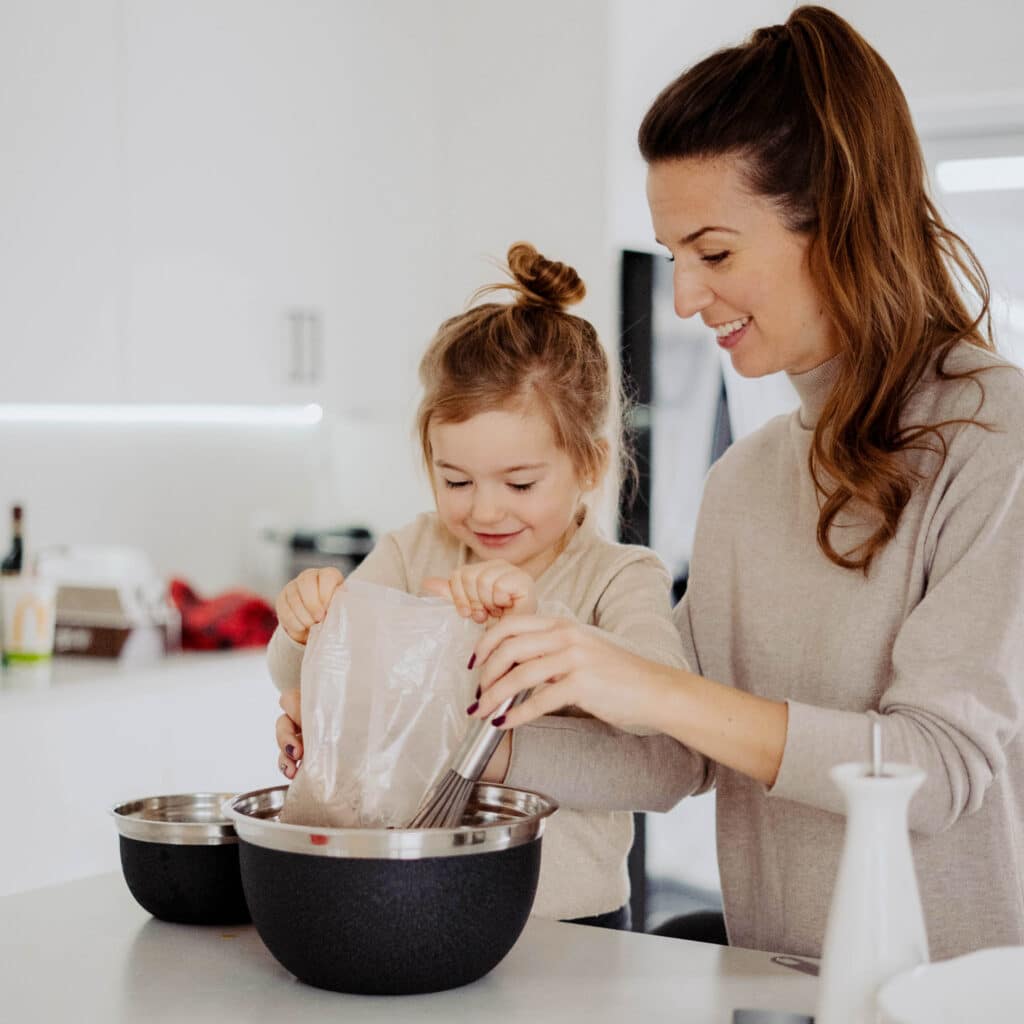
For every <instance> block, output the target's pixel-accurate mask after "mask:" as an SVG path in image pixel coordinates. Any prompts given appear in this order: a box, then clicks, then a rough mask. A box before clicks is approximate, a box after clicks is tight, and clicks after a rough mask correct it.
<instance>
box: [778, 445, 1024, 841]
mask: <svg viewBox="0 0 1024 1024" xmlns="http://www.w3.org/2000/svg"><path fill="white" fill-rule="evenodd" d="M1022 537H1024V465H1022V464H1021V462H1020V460H1019V459H1015V460H1014V461H1013V462H1011V463H1010V464H1008V465H1000V466H999V467H998V468H996V469H992V468H991V465H989V467H988V471H987V472H985V473H979V472H971V471H970V465H969V464H968V466H967V467H965V468H964V470H963V471H961V472H960V473H959V474H958V475H957V476H956V477H955V478H954V479H953V480H952V481H951V482H950V484H949V486H948V487H947V489H946V491H945V493H944V494H943V495H942V498H941V500H940V501H939V503H938V505H937V507H936V512H935V515H934V516H933V517H932V519H931V521H930V523H929V526H928V530H927V535H926V537H925V543H926V545H928V548H927V550H928V551H929V553H930V559H929V575H928V585H927V587H926V590H925V593H924V595H923V597H922V599H921V601H920V602H919V603H918V604H917V606H916V607H915V608H913V610H912V611H911V612H910V614H909V615H908V616H907V618H906V619H905V620H904V622H903V624H902V626H901V628H900V630H899V632H898V634H897V636H896V639H895V643H894V646H893V653H892V674H891V682H890V685H889V686H888V688H887V689H886V690H885V692H884V693H883V694H882V697H881V700H880V702H879V707H878V711H877V712H873V711H870V712H866V713H859V712H854V711H841V710H831V709H826V708H821V707H813V706H810V705H806V704H802V703H799V702H796V701H790V702H789V726H788V731H787V736H786V745H785V748H784V752H783V758H782V764H781V766H780V769H779V774H778V777H777V778H776V781H775V784H774V786H773V787H772V788H771V789H770V790H769V792H770V793H771V794H772V795H777V796H782V797H786V798H787V799H790V800H797V801H800V802H801V803H806V804H810V805H811V806H814V807H819V808H822V809H824V810H829V811H837V812H841V811H842V802H841V799H840V797H839V793H838V791H835V792H833V790H834V787H832V786H831V785H829V784H828V780H827V776H826V774H825V772H826V769H827V768H828V767H829V766H831V765H834V764H838V763H840V762H843V761H863V760H866V759H867V757H868V746H869V735H870V729H869V724H870V720H871V719H873V718H875V717H878V718H879V720H880V722H881V726H882V749H883V752H884V757H885V760H887V761H893V762H900V761H902V762H909V763H911V764H915V765H917V766H918V767H919V768H922V769H923V770H924V771H925V772H926V774H927V778H926V780H925V782H924V785H923V786H922V788H921V789H920V790H919V792H918V794H917V795H916V796H915V798H914V800H913V802H912V803H911V806H910V827H911V828H912V829H914V830H915V831H918V832H923V833H928V834H935V833H938V832H942V831H943V830H944V829H947V828H949V827H950V826H951V825H953V824H954V823H955V822H957V821H958V820H959V819H960V818H961V817H962V816H964V815H967V814H970V813H972V812H973V811H976V810H977V809H978V808H979V807H980V806H981V803H982V800H983V799H984V797H985V792H986V790H987V789H988V787H989V785H991V783H992V781H993V780H994V779H995V778H996V777H997V776H998V775H999V773H1000V772H1002V771H1003V770H1004V768H1005V766H1006V748H1007V746H1008V744H1009V743H1010V741H1011V740H1012V739H1013V737H1014V736H1015V734H1016V733H1017V732H1018V730H1019V729H1020V727H1021V724H1022V722H1024V559H1022V557H1021V548H1020V542H1021V538H1022Z"/></svg>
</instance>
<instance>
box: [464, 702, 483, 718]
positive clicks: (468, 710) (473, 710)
mask: <svg viewBox="0 0 1024 1024" xmlns="http://www.w3.org/2000/svg"><path fill="white" fill-rule="evenodd" d="M478 707H480V701H478V700H475V701H473V703H472V704H470V705H469V707H468V708H466V714H467V715H472V714H475V713H476V709H477V708H478Z"/></svg>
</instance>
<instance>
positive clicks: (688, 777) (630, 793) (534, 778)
mask: <svg viewBox="0 0 1024 1024" xmlns="http://www.w3.org/2000/svg"><path fill="white" fill-rule="evenodd" d="M544 610H545V608H544V605H543V603H542V605H541V611H542V612H543V611H544ZM563 613H564V610H563ZM589 628H592V629H598V630H600V631H601V634H602V636H604V637H606V638H607V639H609V640H611V641H613V642H614V643H617V644H620V645H621V646H622V647H625V648H626V649H627V650H630V651H632V652H633V653H635V654H638V655H640V656H641V657H644V658H649V659H650V660H652V661H657V662H660V663H661V664H665V665H672V666H675V667H678V668H685V667H686V660H685V658H684V656H683V650H682V643H681V640H680V637H679V633H678V632H677V631H676V628H675V626H674V625H673V623H672V615H671V602H670V600H669V580H668V574H667V572H666V571H665V569H664V567H663V566H662V565H661V563H660V562H659V561H658V560H657V559H656V558H655V556H654V555H651V556H649V557H645V558H641V559H635V560H633V561H630V562H629V563H627V564H626V565H624V566H623V567H622V568H621V569H620V570H619V571H618V572H617V573H616V574H615V576H614V578H613V579H612V580H611V582H610V583H609V584H608V586H607V587H606V588H605V590H604V592H603V593H602V595H601V598H600V600H599V601H598V604H597V608H596V611H595V615H594V623H593V624H592V625H591V626H589ZM623 685H629V684H628V681H626V680H624V681H623ZM639 732H640V730H636V731H635V732H634V731H629V732H626V731H622V730H619V729H615V728H613V727H612V726H610V725H607V724H605V723H604V722H599V721H597V720H595V719H591V718H575V717H570V716H565V715H549V716H547V717H545V718H541V719H538V720H537V721H536V722H532V723H530V724H529V725H525V726H520V727H519V728H518V729H516V730H514V734H513V740H512V755H511V759H510V761H509V769H508V772H507V774H506V777H505V781H506V783H507V784H508V785H510V786H517V787H521V788H524V789H537V790H539V791H540V792H542V793H547V794H549V795H550V796H553V797H554V798H555V799H556V800H558V801H559V802H560V803H562V804H563V805H564V806H566V807H571V808H572V809H574V810H586V811H637V810H652V811H666V810H669V809H670V808H671V807H674V806H675V804H677V803H678V802H679V800H680V799H682V798H683V797H684V796H689V795H691V794H693V793H697V792H701V791H703V790H704V789H706V788H708V787H709V785H710V784H711V773H710V771H709V765H708V762H707V759H706V758H704V757H702V756H701V755H699V754H697V753H695V752H693V751H691V750H690V749H688V748H687V747H684V746H683V745H682V744H681V743H679V742H677V741H676V740H674V739H672V738H671V737H669V736H665V735H662V734H660V733H653V734H652V733H648V732H647V731H646V730H645V731H644V734H643V735H638V734H637V733H639Z"/></svg>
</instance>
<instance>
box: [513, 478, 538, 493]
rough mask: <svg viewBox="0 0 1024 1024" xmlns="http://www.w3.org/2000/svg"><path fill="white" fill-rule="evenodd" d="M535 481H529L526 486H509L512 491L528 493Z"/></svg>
mask: <svg viewBox="0 0 1024 1024" xmlns="http://www.w3.org/2000/svg"><path fill="white" fill-rule="evenodd" d="M536 482H537V481H536V480H531V481H530V483H528V484H509V487H511V488H512V490H513V491H528V490H529V489H530V488H531V487H532V486H533V485H534V484H535V483H536Z"/></svg>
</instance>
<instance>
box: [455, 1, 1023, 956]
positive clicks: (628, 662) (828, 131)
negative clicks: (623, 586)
mask: <svg viewBox="0 0 1024 1024" xmlns="http://www.w3.org/2000/svg"><path fill="white" fill-rule="evenodd" d="M640 148H641V151H642V153H643V155H644V157H645V159H646V161H647V164H648V200H649V203H650V208H651V215H652V220H653V223H654V228H655V234H656V237H657V238H658V240H659V241H660V242H661V244H663V245H664V246H665V247H666V248H667V249H668V251H669V253H670V258H671V259H672V260H674V293H675V308H676V312H677V313H678V315H679V316H681V317H689V316H694V315H700V316H701V318H702V319H703V320H704V322H705V323H706V324H707V325H708V326H709V327H713V328H714V330H715V333H716V335H717V340H718V344H719V345H721V346H722V347H723V348H724V349H726V350H727V351H728V352H729V354H730V357H731V359H732V362H733V365H734V366H735V367H736V369H737V370H738V371H739V372H740V373H741V374H743V375H745V376H750V377H758V376H761V375H764V374H768V373H777V372H780V371H785V372H786V373H787V374H789V376H790V379H791V381H792V382H793V384H794V386H795V388H796V391H797V392H798V395H799V398H800V408H799V410H797V411H796V412H795V413H793V414H792V415H791V416H788V417H779V418H777V419H775V420H772V421H771V422H770V423H768V424H767V425H766V426H765V427H764V428H763V429H762V430H760V431H758V432H757V433H755V434H753V435H751V436H749V437H747V438H745V439H743V440H742V441H740V442H739V443H737V444H735V445H733V446H732V448H730V450H729V451H728V452H727V453H726V454H725V456H724V457H723V458H722V459H721V460H720V461H719V462H718V463H717V464H716V465H715V467H714V468H713V469H712V471H711V473H710V474H709V476H708V479H707V483H706V487H705V492H704V497H703V502H702V506H701V513H700V517H699V522H698V526H697V533H696V537H695V541H694V550H693V556H692V561H691V567H690V568H691V571H690V581H689V589H688V593H687V595H686V597H685V598H684V600H683V601H682V603H681V604H680V605H679V607H678V608H677V609H676V621H677V625H678V627H679V629H680V632H681V633H682V636H683V641H684V647H685V649H686V652H687V660H688V662H689V663H690V664H691V665H692V666H694V668H695V669H696V672H698V673H699V675H698V674H694V673H689V672H686V671H683V670H680V669H670V668H665V667H663V666H658V665H654V664H652V663H650V662H647V661H645V660H643V659H641V658H638V657H636V656H635V655H632V654H630V653H629V652H627V651H625V650H623V649H621V648H618V647H616V646H614V645H613V644H610V643H608V642H607V641H606V640H604V639H602V638H601V637H600V636H598V635H596V634H594V633H593V632H591V631H587V630H585V629H581V628H579V627H577V626H575V625H573V624H571V623H568V622H563V621H559V620H552V619H543V618H537V617H531V618H517V619H515V620H508V621H502V622H500V623H498V624H497V625H496V626H495V627H494V628H493V629H492V630H490V631H489V632H488V634H487V635H486V636H485V638H484V639H483V640H482V641H481V644H480V646H479V648H478V650H477V658H478V660H480V661H485V662H486V663H485V665H484V672H483V687H484V690H485V693H484V695H483V697H482V699H481V700H480V702H479V708H478V710H476V712H475V714H476V715H477V716H478V717H486V716H489V715H492V714H493V713H494V710H495V708H496V707H497V706H498V705H499V704H500V703H501V702H502V701H504V700H505V699H506V698H508V697H509V696H511V695H512V694H513V693H515V692H518V691H519V690H521V689H523V688H526V687H531V686H538V690H537V692H536V693H534V694H533V695H532V696H531V697H530V698H529V699H527V700H526V701H525V702H524V703H523V704H521V705H520V706H519V707H517V708H515V709H514V710H512V711H510V712H509V713H508V714H507V716H506V717H505V719H504V722H503V723H502V726H501V727H503V728H512V727H515V726H520V725H522V724H523V723H524V722H528V721H531V720H533V719H535V718H537V717H538V716H540V715H544V714H548V713H550V712H552V711H554V710H556V709H558V708H562V707H565V706H567V705H575V706H578V707H580V708H582V709H583V710H585V711H588V712H590V713H591V714H593V715H595V716H597V717H598V718H601V719H604V720H605V721H606V722H609V723H611V724H613V725H616V726H620V727H622V726H632V727H636V726H644V727H650V728H656V729H659V730H661V731H663V732H665V733H667V734H669V735H671V736H673V737H675V738H676V739H677V740H679V741H680V742H682V743H684V744H685V745H686V746H687V747H688V748H689V749H690V750H691V751H692V760H691V762H690V763H689V767H688V772H689V777H688V779H687V780H686V785H685V788H686V789H687V790H688V791H690V792H693V793H696V792H700V791H702V790H705V789H707V788H709V787H711V786H715V787H717V794H718V796H717V808H718V851H719V867H720V871H721V878H722V890H723V899H724V904H725V916H726V923H727V928H728V935H729V940H730V942H731V943H733V944H735V945H740V946H747V947H754V948H760V949H769V950H776V951H785V952H789V953H797V954H804V955H812V956H813V955H820V952H821V945H822V939H823V935H824V927H825V920H826V915H827V910H828V899H829V894H830V891H831V886H832V884H833V881H834V878H835V874H836V870H837V865H838V857H839V852H840V849H841V846H842V841H843V832H844V824H845V823H844V819H843V817H842V816H841V815H842V810H843V807H842V802H841V797H840V794H839V792H838V790H837V789H836V788H835V787H834V786H833V785H832V784H831V782H830V781H829V778H828V769H829V768H830V767H831V766H832V765H834V764H837V763H840V762H843V761H856V760H865V759H866V758H867V756H868V749H869V736H870V731H871V723H872V722H873V721H876V720H877V721H879V722H880V724H881V730H882V737H883V748H884V751H885V757H886V759H887V760H890V761H902V762H911V763H913V764H916V765H918V766H920V767H921V768H923V769H924V770H925V771H926V773H927V779H926V781H925V783H924V785H923V787H922V789H921V790H920V791H919V793H918V795H917V796H916V797H915V799H914V801H913V802H912V804H911V807H910V827H911V830H912V833H913V835H912V839H913V846H914V854H915V862H916V865H917V872H918V880H919V883H920V889H921V897H922V902H923V905H924V910H925V917H926V921H927V926H928V934H929V939H930V943H931V949H932V955H933V956H934V957H936V958H940V957H947V956H952V955H956V954H960V953H964V952H966V951H968V950H972V949H976V948H979V947H982V946H989V945H1001V944H1020V943H1024V863H1022V862H1024V735H1022V732H1021V728H1020V727H1021V723H1022V718H1024V709H1022V705H1024V559H1022V542H1024V380H1022V377H1021V374H1020V372H1019V370H1017V369H1016V368H1015V367H1011V366H1009V365H1007V364H1005V363H1004V362H1003V361H1002V360H1000V359H999V358H998V357H997V356H996V355H995V353H994V351H993V346H992V343H991V341H990V340H989V339H988V337H987V335H986V333H985V332H984V331H983V324H987V309H988V287H987V282H986V280H985V276H984V274H983V272H982V270H981V268H980V267H979V266H978V264H977V262H976V261H975V259H974V256H973V254H972V253H971V251H970V249H969V248H968V247H967V246H966V245H965V244H964V243H963V242H962V241H961V240H960V239H959V238H958V237H957V236H956V235H954V234H953V233H952V232H950V231H949V230H948V229H947V228H946V227H945V225H944V224H943V222H942V220H941V218H940V216H939V214H938V212H937V210H936V208H935V207H934V206H933V205H932V203H931V201H930V200H929V198H928V197H927V194H926V184H925V183H926V175H925V168H924V163H923V160H922V156H921V151H920V145H919V142H918V140H917V138H916V136H915V134H914V130H913V127H912V123H911V118H910V114H909V111H908V108H907V104H906V101H905V98H904V96H903V94H902V92H901V90H900V88H899V85H898V84H897V82H896V80H895V78H894V76H893V74H892V72H891V70H890V69H889V68H888V66H887V65H886V64H885V63H884V61H883V60H882V59H881V58H880V57H879V55H878V54H877V53H876V52H875V51H874V50H873V49H871V47H870V46H868V44H867V43H866V42H865V41H864V40H863V39H862V38H861V37H860V36H859V35H858V34H857V33H856V32H855V31H854V30H853V29H852V28H851V27H850V26H849V25H848V24H847V23H846V22H845V21H843V20H842V19H841V18H839V17H838V16H837V15H835V14H834V13H832V12H830V11H827V10H825V9H823V8H819V7H801V8H798V9H796V10H795V11H794V12H793V14H792V15H791V16H790V18H789V20H788V21H787V22H786V24H785V25H780V26H773V27H771V28H765V29H761V30H759V31H757V32H755V33H754V35H753V36H752V37H751V39H750V41H749V42H748V43H746V44H745V45H743V46H740V47H736V48H734V49H727V50H723V51H720V52H718V53H716V54H713V55H712V56H710V57H709V58H707V59H706V60H704V61H702V62H701V63H699V64H698V65H696V66H695V67H693V68H692V69H690V70H689V71H687V72H686V73H684V74H683V75H682V76H681V77H680V78H679V79H678V80H676V81H675V82H673V83H672V84H671V85H669V86H668V87H667V88H666V89H665V90H664V92H663V93H662V94H661V95H660V96H659V97H658V99H657V100H656V101H655V103H654V105H653V106H652V108H651V109H650V111H649V112H648V113H647V115H646V117H645V119H644V122H643V124H642V126H641V129H640ZM958 279H959V280H960V281H963V282H965V283H966V284H967V285H968V286H970V287H971V288H972V289H973V291H974V292H975V297H976V299H977V303H976V305H977V307H978V309H977V313H975V312H972V310H971V308H970V307H969V305H968V303H967V302H965V300H964V298H963V293H962V291H961V288H960V287H959V285H958ZM627 683H628V685H627ZM539 684H547V685H539ZM580 774H581V778H580V786H581V788H585V786H586V779H585V778H584V777H583V776H584V774H585V773H580ZM517 781H518V783H519V784H520V785H522V784H524V780H523V779H519V780H517ZM528 781H530V780H528ZM532 781H534V782H535V784H537V785H538V786H540V787H541V788H542V782H543V780H542V779H537V780H532ZM581 796H582V794H581Z"/></svg>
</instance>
